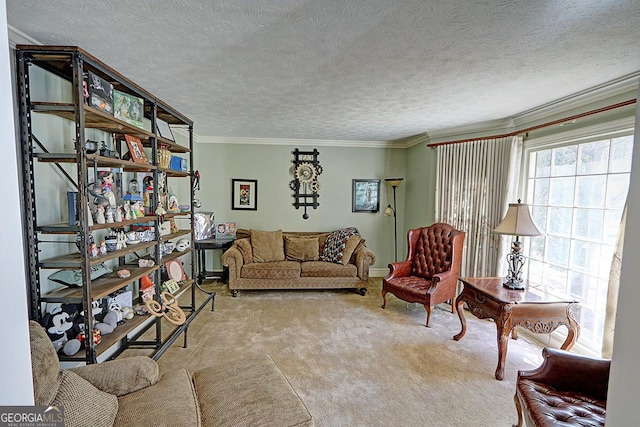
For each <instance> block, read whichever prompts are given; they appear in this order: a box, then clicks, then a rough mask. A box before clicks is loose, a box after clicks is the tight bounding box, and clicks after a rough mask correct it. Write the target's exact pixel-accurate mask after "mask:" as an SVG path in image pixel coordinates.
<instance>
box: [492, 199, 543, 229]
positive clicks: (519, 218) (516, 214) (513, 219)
mask: <svg viewBox="0 0 640 427" xmlns="http://www.w3.org/2000/svg"><path fill="white" fill-rule="evenodd" d="M493 232H494V233H496V234H506V235H509V236H540V235H541V234H542V232H541V231H540V229H539V228H538V226H537V225H536V223H535V222H534V221H533V218H531V213H530V212H529V206H528V205H526V204H523V203H509V209H508V210H507V214H506V215H505V216H504V219H503V220H502V222H501V223H500V224H499V225H498V226H497V227H496V228H495V230H493Z"/></svg>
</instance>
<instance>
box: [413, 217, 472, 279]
mask: <svg viewBox="0 0 640 427" xmlns="http://www.w3.org/2000/svg"><path fill="white" fill-rule="evenodd" d="M417 231H418V236H417V239H416V242H415V244H414V247H413V251H412V252H413V257H412V258H411V275H412V276H417V277H422V278H424V279H430V278H432V277H433V275H434V274H438V273H443V272H445V271H448V270H450V269H451V261H452V258H453V237H454V236H455V235H456V234H458V233H460V232H459V231H458V230H456V229H455V228H453V227H451V226H450V225H448V224H443V223H437V224H433V225H432V226H431V227H425V228H419V229H417Z"/></svg>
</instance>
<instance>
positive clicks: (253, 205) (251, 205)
mask: <svg viewBox="0 0 640 427" xmlns="http://www.w3.org/2000/svg"><path fill="white" fill-rule="evenodd" d="M231 209H234V210H247V211H257V210H258V180H256V179H232V180H231Z"/></svg>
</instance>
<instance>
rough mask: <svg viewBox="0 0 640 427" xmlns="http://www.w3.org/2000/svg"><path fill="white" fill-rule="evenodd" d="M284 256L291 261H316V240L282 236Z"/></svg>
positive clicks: (317, 252) (314, 238)
mask: <svg viewBox="0 0 640 427" xmlns="http://www.w3.org/2000/svg"><path fill="white" fill-rule="evenodd" d="M284 254H285V256H286V258H287V259H288V260H291V261H317V260H318V256H319V251H318V238H317V237H291V236H284Z"/></svg>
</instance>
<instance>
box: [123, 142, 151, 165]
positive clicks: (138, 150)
mask: <svg viewBox="0 0 640 427" xmlns="http://www.w3.org/2000/svg"><path fill="white" fill-rule="evenodd" d="M124 139H125V141H127V147H129V154H130V155H131V160H133V161H134V162H135V163H142V164H145V165H146V164H149V162H148V161H147V156H146V154H144V147H143V146H142V141H140V138H137V137H135V136H131V135H125V136H124Z"/></svg>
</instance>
